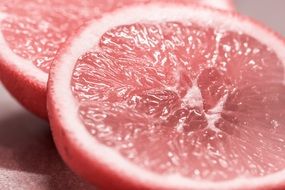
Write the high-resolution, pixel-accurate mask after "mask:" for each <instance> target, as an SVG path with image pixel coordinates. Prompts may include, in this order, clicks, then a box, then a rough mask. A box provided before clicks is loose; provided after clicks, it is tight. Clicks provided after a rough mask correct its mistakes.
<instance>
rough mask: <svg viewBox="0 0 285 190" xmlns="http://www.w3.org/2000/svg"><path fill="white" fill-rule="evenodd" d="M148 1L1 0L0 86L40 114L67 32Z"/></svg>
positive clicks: (224, 0)
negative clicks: (50, 73) (124, 8)
mask: <svg viewBox="0 0 285 190" xmlns="http://www.w3.org/2000/svg"><path fill="white" fill-rule="evenodd" d="M149 1H150V0H119V1H107V2H106V1H103V0H98V1H95V0H94V1H85V0H84V1H82V0H71V1H59V0H48V1H42V0H26V1H25V2H24V3H23V1H22V0H13V1H11V0H2V1H1V3H0V11H1V13H0V22H1V24H0V26H1V32H0V47H1V49H0V76H2V81H3V83H4V85H5V86H6V88H7V89H8V90H9V91H10V92H11V94H13V95H14V96H15V97H16V98H17V99H18V101H19V102H21V103H22V104H23V105H24V106H25V107H27V108H28V109H29V110H30V111H32V112H34V113H36V114H37V115H39V116H41V117H46V116H47V113H46V83H47V79H48V72H49V67H50V63H51V62H52V61H53V59H54V56H55V55H56V53H57V51H58V48H59V47H60V46H61V44H62V43H64V41H65V40H66V38H67V36H68V35H69V33H70V31H72V30H74V29H76V28H77V27H78V26H79V25H81V24H82V23H84V22H85V21H86V20H89V19H90V18H93V17H99V16H100V15H101V14H102V13H104V12H109V11H111V10H113V9H116V8H117V7H121V6H123V5H129V4H133V3H142V4H143V3H148V2H149ZM153 1H166V0H153ZM172 2H175V1H174V0H172ZM178 2H181V3H185V4H186V3H189V2H190V3H191V2H199V1H196V0H192V1H188V0H179V1H178ZM178 2H177V3H178ZM203 3H204V4H207V3H209V2H206V1H205V2H203ZM211 5H212V6H215V5H216V6H217V7H220V8H229V9H231V5H230V4H229V3H228V0H219V1H215V3H213V2H212V3H211Z"/></svg>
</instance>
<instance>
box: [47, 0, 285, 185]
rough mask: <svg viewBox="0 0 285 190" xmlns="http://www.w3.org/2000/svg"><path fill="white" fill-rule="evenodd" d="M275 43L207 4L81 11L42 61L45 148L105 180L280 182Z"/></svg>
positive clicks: (284, 100)
mask: <svg viewBox="0 0 285 190" xmlns="http://www.w3.org/2000/svg"><path fill="white" fill-rule="evenodd" d="M284 52H285V42H284V39H282V38H281V37H279V36H278V35H277V34H275V33H274V32H272V31H271V30H269V29H267V28H266V27H264V26H262V25H260V24H258V23H256V22H255V21H252V20H250V19H248V18H246V17H242V16H239V15H237V14H229V13H225V12H223V11H218V10H212V9H210V8H209V9H208V8H202V7H196V6H179V5H169V4H168V5H163V4H149V5H144V6H133V7H128V8H123V9H120V10H117V11H115V12H113V13H112V14H109V15H105V16H103V17H102V18H101V19H98V20H93V21H92V22H90V23H88V24H86V26H85V27H82V28H81V29H80V30H78V31H77V32H76V33H75V34H74V35H73V36H72V37H70V39H69V41H68V42H67V43H66V44H65V46H63V47H62V49H61V51H60V53H59V54H58V57H57V58H56V59H55V62H54V64H53V66H52V68H51V72H50V80H49V85H48V111H49V118H50V122H51V127H52V131H53V136H54V140H55V142H56V145H57V148H58V150H59V152H60V154H61V155H62V157H63V159H64V160H65V162H66V163H67V164H68V165H69V166H70V167H71V168H72V169H73V170H74V171H75V172H76V173H78V174H79V175H80V176H82V177H84V178H85V179H87V180H88V181H90V182H92V183H93V184H96V185H98V186H100V187H104V188H106V189H269V188H276V187H285V186H284V185H285V159H284V158H285V109H284V108H285V96H284V95H285V86H284V84H285V82H284V78H285V77H284V64H285V54H284Z"/></svg>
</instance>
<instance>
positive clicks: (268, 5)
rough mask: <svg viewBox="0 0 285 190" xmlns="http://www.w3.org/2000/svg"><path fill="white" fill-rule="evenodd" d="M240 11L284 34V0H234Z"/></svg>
mask: <svg viewBox="0 0 285 190" xmlns="http://www.w3.org/2000/svg"><path fill="white" fill-rule="evenodd" d="M235 5H236V7H237V9H238V10H239V12H240V13H243V14H246V15H249V16H251V17H254V18H256V19H258V20H259V21H262V22H263V23H266V24H267V25H269V26H270V27H271V28H272V29H274V30H276V31H278V32H279V33H282V34H283V35H285V10H284V9H285V0H235Z"/></svg>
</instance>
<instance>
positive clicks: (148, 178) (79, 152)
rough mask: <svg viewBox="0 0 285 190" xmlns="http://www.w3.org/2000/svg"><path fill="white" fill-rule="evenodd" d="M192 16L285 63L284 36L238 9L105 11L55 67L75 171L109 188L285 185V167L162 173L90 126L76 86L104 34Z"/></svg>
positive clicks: (59, 112)
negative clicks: (80, 66)
mask: <svg viewBox="0 0 285 190" xmlns="http://www.w3.org/2000/svg"><path fill="white" fill-rule="evenodd" d="M146 10H147V11H146ZM127 15H131V16H127ZM213 18H214V19H213ZM188 19H189V20H194V21H195V22H197V23H200V24H204V25H205V26H212V27H215V28H218V29H220V30H223V29H226V30H232V31H238V32H242V33H245V34H247V35H249V36H252V37H254V38H256V39H257V40H259V41H260V42H262V43H263V44H265V45H267V46H268V47H270V48H272V49H273V51H275V52H276V54H277V56H278V57H279V59H280V60H283V61H284V62H283V63H284V64H285V54H284V52H285V42H284V40H283V39H281V38H280V37H279V36H278V35H276V34H275V33H274V32H272V31H271V30H269V29H267V28H266V27H264V26H262V25H260V24H258V23H256V22H255V21H252V20H250V19H249V18H247V17H242V16H239V15H237V14H235V13H224V12H223V11H219V10H214V9H209V8H201V7H200V8H199V7H196V6H187V7H186V6H178V5H170V6H169V5H168V6H163V5H162V4H151V5H145V6H139V7H136V6H133V7H129V8H124V9H121V10H118V11H116V12H114V13H113V14H108V15H105V16H103V17H102V18H101V19H99V20H94V21H92V22H90V23H88V24H86V26H84V27H82V28H81V29H80V30H78V31H77V33H75V34H74V35H73V36H72V37H71V38H70V39H69V41H68V42H67V43H66V44H65V46H64V47H63V48H62V50H61V51H60V53H59V54H58V57H57V58H56V60H55V62H54V64H53V66H52V68H51V73H50V78H49V85H48V86H49V87H48V88H49V90H48V111H49V117H50V119H51V126H52V130H53V134H54V138H55V142H56V145H57V147H58V149H59V152H60V154H61V155H62V156H63V159H64V160H65V161H66V162H67V164H68V165H69V166H70V167H71V168H72V169H73V170H74V171H75V172H77V173H78V174H79V175H81V176H83V177H84V178H85V179H87V180H89V181H91V182H92V183H95V184H99V185H101V186H103V187H113V186H112V184H111V183H108V184H106V182H108V181H112V182H113V183H114V184H117V185H119V186H120V187H121V188H124V187H126V188H134V187H141V188H154V189H156V188H162V189H256V188H264V187H266V188H270V187H277V185H278V187H280V186H282V185H285V182H284V181H285V177H284V176H285V170H283V171H280V172H276V173H273V174H271V175H267V176H264V177H249V176H240V177H239V178H236V179H234V180H226V181H219V182H214V181H207V180H202V181H201V180H199V181H198V180H192V179H189V178H186V177H182V176H180V175H179V174H172V175H158V174H155V173H152V172H150V171H147V170H145V169H142V168H140V167H138V166H136V165H135V164H133V163H131V162H129V161H127V160H126V159H125V158H123V157H122V156H121V155H120V154H119V153H117V152H115V151H114V150H112V148H109V147H106V146H104V145H101V144H99V143H98V142H97V141H96V140H95V139H94V137H93V136H91V135H90V133H89V132H88V131H87V130H86V128H85V127H84V125H83V123H82V121H81V120H80V118H79V114H78V104H77V102H76V100H75V98H74V96H73V94H72V91H71V88H70V81H71V77H72V73H73V68H74V66H75V64H76V61H77V58H78V57H80V56H81V55H82V54H83V53H85V52H87V51H89V50H90V49H92V48H93V47H94V45H95V44H98V42H99V39H100V37H101V36H102V35H103V34H104V32H105V31H107V30H108V29H110V28H112V27H114V26H118V25H125V24H132V23H136V22H145V21H147V22H156V21H176V20H182V21H184V20H188ZM93 50H94V48H93ZM284 78H285V77H284ZM104 179H108V180H105V181H104ZM104 182H105V183H104Z"/></svg>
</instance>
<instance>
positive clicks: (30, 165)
mask: <svg viewBox="0 0 285 190" xmlns="http://www.w3.org/2000/svg"><path fill="white" fill-rule="evenodd" d="M235 3H236V6H237V7H238V9H239V11H240V12H242V13H244V14H247V15H250V16H252V17H256V18H257V19H259V20H261V21H263V22H265V23H268V24H269V25H270V26H271V27H272V28H274V29H275V30H277V31H280V32H282V33H283V34H284V35H285V23H284V22H285V11H284V8H285V0H236V1H235ZM31 131H33V132H31ZM37 137H38V138H37ZM40 138H43V140H41V139H40ZM37 144H39V145H38V146H37ZM30 152H33V153H32V155H30V156H29V153H30ZM31 157H38V159H37V162H34V161H31V159H29V158H31ZM49 158H50V159H51V160H50V159H49ZM9 160H10V161H9ZM11 160H13V161H11ZM49 161H52V162H53V164H52V165H45V163H47V162H49ZM54 165H56V166H54ZM14 171H17V172H16V173H15V172H14ZM54 173H60V177H57V176H54ZM32 174H35V176H34V175H32ZM30 175H32V176H30ZM24 176H26V177H27V176H28V177H29V176H30V177H29V179H30V180H31V182H29V181H25V183H26V184H27V183H33V185H34V187H37V188H38V189H62V188H64V187H65V188H67V187H68V186H70V188H71V186H72V187H73V189H81V188H82V185H83V186H84V184H81V182H79V181H78V180H77V178H76V177H74V176H73V175H72V174H70V173H69V171H68V170H67V169H66V168H65V166H64V165H63V164H62V162H61V161H60V159H59V157H58V155H57V154H56V151H55V149H54V146H53V144H52V139H51V135H50V132H49V129H48V124H47V123H45V122H44V121H41V120H39V119H37V118H36V117H34V116H33V115H32V114H30V113H28V112H27V111H25V110H24V109H23V108H22V107H21V106H19V105H18V103H16V102H15V101H14V100H13V99H12V98H11V97H10V96H9V95H8V94H7V93H6V92H5V90H4V89H3V87H2V86H1V85H0V189H7V187H10V188H11V189H20V187H19V186H17V184H18V183H19V179H23V177H24ZM29 179H28V180H29ZM57 179H60V182H59V183H58V180H57ZM70 181H73V182H70ZM5 185H8V186H6V187H5ZM22 185H24V184H23V183H22ZM30 187H31V186H30ZM39 187H43V188H39ZM80 187H81V188H80ZM22 188H23V189H26V188H25V187H24V186H23V187H22ZM22 188H21V189H22Z"/></svg>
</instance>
